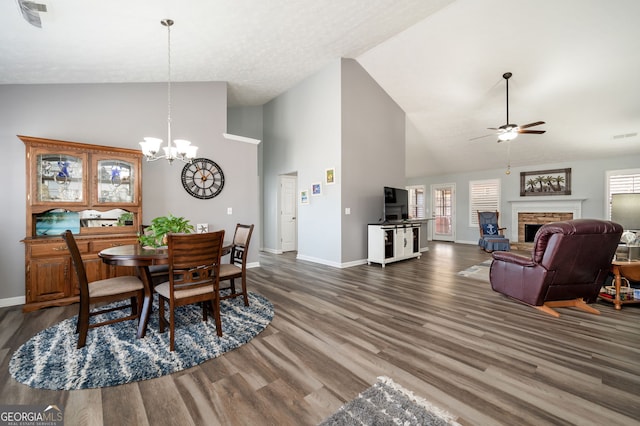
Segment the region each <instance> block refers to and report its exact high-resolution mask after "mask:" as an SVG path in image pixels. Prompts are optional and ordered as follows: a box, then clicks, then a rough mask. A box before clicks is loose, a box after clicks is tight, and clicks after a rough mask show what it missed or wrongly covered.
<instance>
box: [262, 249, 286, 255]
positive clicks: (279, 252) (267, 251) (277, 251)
mask: <svg viewBox="0 0 640 426" xmlns="http://www.w3.org/2000/svg"><path fill="white" fill-rule="evenodd" d="M261 251H264V252H265V253H271V254H282V253H284V252H283V251H282V250H276V249H272V248H262V250H261Z"/></svg>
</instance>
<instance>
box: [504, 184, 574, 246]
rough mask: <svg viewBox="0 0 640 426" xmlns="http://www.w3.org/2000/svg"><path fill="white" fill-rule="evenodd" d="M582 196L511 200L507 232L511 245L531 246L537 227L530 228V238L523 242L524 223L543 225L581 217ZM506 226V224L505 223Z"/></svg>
mask: <svg viewBox="0 0 640 426" xmlns="http://www.w3.org/2000/svg"><path fill="white" fill-rule="evenodd" d="M583 201H584V199H582V198H573V197H571V198H570V199H569V198H565V197H562V198H559V197H544V199H536V200H528V199H526V200H524V199H522V200H520V199H519V200H513V201H510V203H511V227H510V228H509V229H507V233H508V234H509V235H511V243H512V245H514V244H515V245H516V246H517V245H518V244H520V245H523V244H524V247H525V249H529V248H530V247H532V246H533V244H532V243H533V240H534V237H535V233H536V232H537V229H536V230H535V231H534V230H531V232H532V234H533V235H531V236H530V238H527V239H526V242H525V229H524V228H525V224H529V225H544V224H547V223H551V222H560V221H564V220H571V219H580V218H581V217H582V202H583ZM507 226H508V225H507Z"/></svg>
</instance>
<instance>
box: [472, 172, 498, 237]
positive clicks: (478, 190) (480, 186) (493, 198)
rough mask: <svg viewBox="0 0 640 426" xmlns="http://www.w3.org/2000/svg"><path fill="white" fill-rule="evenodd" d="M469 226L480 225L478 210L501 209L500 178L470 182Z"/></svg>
mask: <svg viewBox="0 0 640 426" xmlns="http://www.w3.org/2000/svg"><path fill="white" fill-rule="evenodd" d="M469 198H470V199H469V226H470V227H474V226H478V212H479V211H481V212H486V211H489V212H491V211H493V212H494V211H500V179H487V180H472V181H470V182H469Z"/></svg>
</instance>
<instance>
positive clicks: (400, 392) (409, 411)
mask: <svg viewBox="0 0 640 426" xmlns="http://www.w3.org/2000/svg"><path fill="white" fill-rule="evenodd" d="M320 425H321V426H352V425H425V426H427V425H434V426H444V425H452V426H455V425H458V426H459V423H458V422H456V421H455V418H454V416H452V415H451V414H449V413H447V412H446V411H444V410H442V409H440V408H438V407H435V406H434V405H432V404H431V403H429V402H428V401H426V400H424V399H422V398H419V397H417V396H415V395H414V394H413V393H412V392H411V391H409V390H407V389H405V388H403V387H402V386H400V385H398V384H397V383H394V382H393V380H391V379H390V378H388V377H378V382H377V383H376V384H375V385H373V386H371V387H370V388H369V389H367V390H365V391H364V392H362V393H361V394H360V395H358V397H357V398H356V399H354V400H353V401H351V402H348V403H347V404H345V405H343V406H342V407H341V408H340V410H338V411H337V412H336V413H334V414H332V415H331V416H329V417H328V418H327V419H325V420H324V421H323V422H322V423H320Z"/></svg>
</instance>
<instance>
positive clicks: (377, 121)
mask: <svg viewBox="0 0 640 426" xmlns="http://www.w3.org/2000/svg"><path fill="white" fill-rule="evenodd" d="M341 82H342V151H341V152H342V205H343V209H342V212H341V214H342V262H343V263H349V262H354V261H359V260H362V259H366V258H367V224H368V223H377V222H379V221H380V219H381V217H382V205H383V199H384V198H383V187H384V186H393V187H398V188H403V187H404V182H405V113H404V111H403V110H402V109H401V108H400V107H399V106H398V105H397V104H396V103H395V102H394V101H393V100H392V99H391V98H390V97H389V95H388V94H387V93H386V92H385V91H384V90H382V88H381V87H380V86H379V85H378V83H376V82H375V80H374V79H373V78H372V77H371V76H370V75H369V74H368V73H367V72H366V71H365V70H364V68H362V66H361V65H360V64H359V63H358V62H356V61H355V60H353V59H343V60H342V80H341ZM346 207H349V208H350V209H351V214H350V215H345V214H344V208H346Z"/></svg>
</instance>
